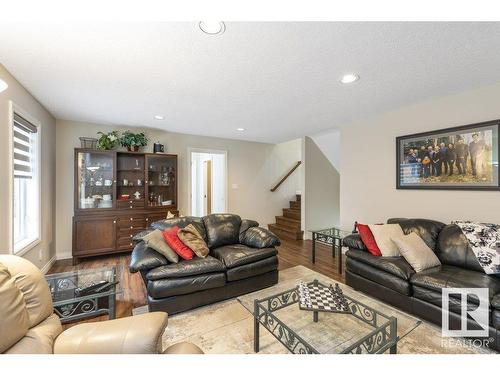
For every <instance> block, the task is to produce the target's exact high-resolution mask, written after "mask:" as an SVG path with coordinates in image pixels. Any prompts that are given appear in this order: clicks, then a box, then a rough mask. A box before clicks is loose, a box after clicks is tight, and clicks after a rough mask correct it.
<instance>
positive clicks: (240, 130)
mask: <svg viewBox="0 0 500 375" xmlns="http://www.w3.org/2000/svg"><path fill="white" fill-rule="evenodd" d="M236 130H238V131H239V132H244V131H245V128H236Z"/></svg>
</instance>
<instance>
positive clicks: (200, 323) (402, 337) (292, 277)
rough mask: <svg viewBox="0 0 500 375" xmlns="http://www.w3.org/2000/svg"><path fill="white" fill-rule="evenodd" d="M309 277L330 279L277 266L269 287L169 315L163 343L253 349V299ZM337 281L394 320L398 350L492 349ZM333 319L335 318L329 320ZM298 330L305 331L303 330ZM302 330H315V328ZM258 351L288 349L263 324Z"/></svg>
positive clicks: (226, 350)
mask: <svg viewBox="0 0 500 375" xmlns="http://www.w3.org/2000/svg"><path fill="white" fill-rule="evenodd" d="M314 279H317V280H319V281H320V282H322V283H325V284H330V283H332V284H334V283H335V280H333V279H330V278H328V277H326V276H323V275H322V274H320V273H317V272H315V271H312V270H310V269H308V268H306V267H303V266H296V267H292V268H288V269H285V270H283V271H280V276H279V282H278V284H276V285H275V286H273V287H270V288H266V289H263V290H259V291H257V292H253V293H250V294H247V295H243V296H241V297H238V298H233V299H230V300H227V301H223V302H219V303H215V304H212V305H209V306H204V307H200V308H197V309H194V310H191V311H187V312H185V313H181V314H176V315H174V316H171V317H169V323H168V326H167V328H166V330H165V333H164V335H163V338H162V339H163V347H164V348H166V347H168V346H170V345H172V344H175V343H177V342H181V341H190V342H193V343H195V344H196V345H198V346H199V347H200V348H202V349H203V351H204V352H205V353H209V354H210V353H211V354H253V353H254V350H253V339H254V337H253V315H252V311H253V301H254V299H261V298H264V297H267V296H270V295H273V294H276V293H278V292H280V291H285V290H288V289H291V288H293V287H295V286H296V285H297V283H298V282H299V281H301V280H304V281H312V280H314ZM340 286H341V287H342V288H343V289H344V290H345V291H346V292H348V293H349V295H350V296H352V297H354V296H355V298H356V299H357V300H358V301H360V302H362V303H366V304H367V305H369V306H371V307H374V308H376V309H377V310H378V311H380V312H382V313H384V314H386V315H390V316H394V317H396V318H397V319H398V336H399V341H398V353H400V354H403V353H406V354H419V353H425V354H440V353H450V354H451V353H464V354H466V353H495V352H493V351H491V350H489V349H487V348H473V347H471V346H469V345H467V344H466V343H464V341H460V340H461V339H454V341H453V342H451V343H450V342H444V341H443V339H442V337H441V329H440V328H439V327H437V326H435V325H434V324H431V323H428V322H423V321H421V320H420V319H418V318H416V317H414V316H411V315H409V314H407V313H405V312H403V311H400V310H398V309H395V308H394V307H391V306H389V305H387V304H384V303H382V302H380V301H376V300H374V299H372V298H370V297H368V296H366V295H364V294H362V293H358V292H356V291H354V290H352V289H351V288H350V287H349V286H347V285H344V284H340ZM297 310H298V308H297ZM146 311H147V309H144V308H143V307H140V308H138V309H134V314H140V313H144V312H146ZM293 313H294V312H293V311H292V314H293ZM295 313H296V312H295ZM325 314H326V313H325ZM325 314H321V315H320V319H326V318H325ZM330 315H332V314H330ZM293 318H294V317H293V316H288V317H286V319H293ZM284 319H285V318H284ZM328 319H334V317H332V316H330V318H328ZM304 324H312V323H311V320H308V321H307V322H306V323H304ZM332 324H335V322H334V321H332ZM342 326H344V327H345V324H344V323H342ZM312 327H314V326H312ZM334 329H335V332H337V333H339V332H340V333H341V334H344V335H349V334H352V332H351V333H349V331H350V330H349V329H346V330H345V332H343V333H342V332H341V330H339V329H338V327H334ZM302 332H307V329H306V331H302ZM307 333H309V334H311V335H315V334H318V333H316V332H314V330H310V331H309V332H307ZM324 336H325V338H326V339H325V340H323V341H326V342H324V343H323V344H322V345H325V346H324V348H322V349H323V350H324V351H325V352H336V351H338V348H336V345H338V343H337V342H332V335H324ZM346 341H348V340H346V337H341V338H340V341H339V342H346ZM317 342H321V340H317ZM259 354H289V351H288V350H287V349H286V348H285V347H284V346H283V345H282V344H281V343H280V342H278V341H277V340H276V339H275V338H274V336H272V335H271V334H270V333H269V332H268V331H267V330H266V329H264V328H261V329H260V351H259Z"/></svg>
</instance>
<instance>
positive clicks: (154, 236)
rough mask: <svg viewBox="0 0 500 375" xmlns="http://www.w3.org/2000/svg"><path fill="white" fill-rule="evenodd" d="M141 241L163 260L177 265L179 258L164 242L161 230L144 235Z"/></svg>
mask: <svg viewBox="0 0 500 375" xmlns="http://www.w3.org/2000/svg"><path fill="white" fill-rule="evenodd" d="M142 240H143V241H144V243H145V244H146V245H148V247H150V248H152V249H153V250H156V251H157V252H159V253H160V254H161V255H163V256H164V257H165V258H167V260H168V261H169V262H172V263H177V262H178V261H179V256H178V255H177V253H176V252H175V251H173V250H172V249H171V248H170V246H168V244H167V243H166V242H165V240H164V238H163V233H162V232H161V230H159V229H155V230H154V231H152V232H151V233H149V234H147V235H145V236H144V237H143V238H142Z"/></svg>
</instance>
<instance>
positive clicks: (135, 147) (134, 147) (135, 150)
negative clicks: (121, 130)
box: [127, 146, 139, 152]
mask: <svg viewBox="0 0 500 375" xmlns="http://www.w3.org/2000/svg"><path fill="white" fill-rule="evenodd" d="M127 150H128V151H130V152H132V151H133V152H138V151H139V146H127Z"/></svg>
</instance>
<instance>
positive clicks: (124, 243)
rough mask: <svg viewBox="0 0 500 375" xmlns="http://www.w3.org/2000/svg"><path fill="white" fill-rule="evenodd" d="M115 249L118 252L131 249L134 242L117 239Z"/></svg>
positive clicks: (126, 239) (127, 239)
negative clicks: (118, 250) (116, 248)
mask: <svg viewBox="0 0 500 375" xmlns="http://www.w3.org/2000/svg"><path fill="white" fill-rule="evenodd" d="M117 247H118V249H120V250H124V249H129V248H130V249H132V248H133V247H134V241H132V238H119V239H118V243H117Z"/></svg>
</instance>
